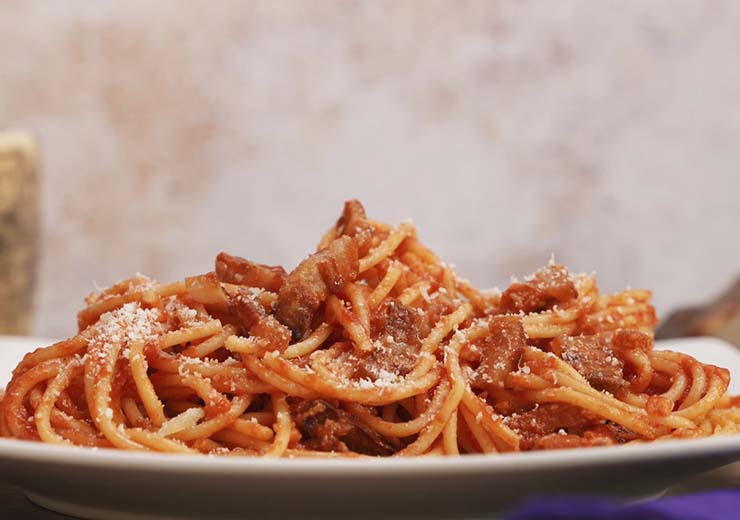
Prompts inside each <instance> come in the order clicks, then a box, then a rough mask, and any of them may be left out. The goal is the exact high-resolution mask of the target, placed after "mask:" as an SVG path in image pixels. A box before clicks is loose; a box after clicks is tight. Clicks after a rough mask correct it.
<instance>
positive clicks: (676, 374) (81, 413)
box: [0, 201, 740, 457]
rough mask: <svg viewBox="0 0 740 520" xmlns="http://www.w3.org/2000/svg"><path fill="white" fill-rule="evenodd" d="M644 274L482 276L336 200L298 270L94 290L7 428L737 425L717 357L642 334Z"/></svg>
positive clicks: (169, 447) (27, 373)
mask: <svg viewBox="0 0 740 520" xmlns="http://www.w3.org/2000/svg"><path fill="white" fill-rule="evenodd" d="M649 300H650V292H649V291H644V290H626V291H623V292H620V293H617V294H611V295H605V294H601V293H600V292H599V291H598V289H597V287H596V283H595V280H594V278H593V276H591V275H573V274H571V273H569V272H568V271H567V269H566V268H565V267H564V266H562V265H559V264H556V263H554V262H550V263H549V264H548V265H546V266H544V267H542V268H541V269H539V270H538V271H537V272H535V273H534V274H533V275H532V276H529V277H527V278H525V279H524V280H523V281H521V282H514V283H512V284H511V285H510V286H509V287H508V288H507V289H506V290H504V291H481V290H479V289H477V288H475V287H473V286H472V285H471V284H470V283H469V282H467V281H465V280H464V279H462V278H460V277H458V275H457V274H456V273H455V272H454V271H453V269H452V268H451V267H450V266H449V265H448V264H445V263H443V262H441V261H440V260H439V258H438V257H437V256H436V255H435V254H434V253H433V252H432V251H430V250H429V249H428V248H427V247H425V246H424V245H423V244H422V243H421V242H420V241H419V239H418V237H417V232H416V229H415V228H414V226H413V225H412V224H411V223H410V222H402V223H401V224H399V225H398V226H395V227H392V226H389V225H387V224H384V223H382V222H378V221H375V220H371V219H369V218H367V216H366V214H365V210H364V208H363V207H362V205H361V204H360V203H359V202H357V201H348V202H347V203H346V204H345V207H344V211H343V213H342V215H341V217H340V218H339V220H338V222H337V223H336V225H335V226H333V227H332V228H331V229H330V230H329V231H328V232H327V233H326V234H325V235H324V236H323V238H322V239H321V241H320V242H319V246H318V249H317V251H316V252H315V253H313V254H312V255H310V256H309V257H308V258H306V259H305V260H304V261H303V262H301V263H300V264H299V265H298V266H297V267H296V268H295V269H294V270H293V271H292V272H290V273H288V272H286V270H284V269H283V268H282V267H273V266H267V265H262V264H258V263H254V262H252V261H249V260H245V259H243V258H240V257H236V256H231V255H228V254H225V253H221V254H219V255H218V256H217V258H216V265H215V270H214V271H213V272H209V273H206V274H203V275H198V276H194V277H191V278H186V279H185V280H183V281H180V282H175V283H169V284H160V283H157V282H155V281H154V280H151V279H149V278H147V277H145V276H136V277H134V278H131V279H128V280H124V281H122V282H119V283H117V284H115V285H113V286H112V287H110V288H108V289H105V290H104V291H102V292H100V293H99V294H93V295H90V296H89V297H88V298H87V300H86V304H87V305H86V307H85V308H84V309H83V310H82V311H81V312H80V313H79V315H78V328H79V332H78V334H77V335H75V336H74V337H72V338H70V339H67V340H64V341H61V342H59V343H56V344H54V345H51V346H48V347H43V348H39V349H37V350H35V351H33V352H31V353H29V354H27V355H26V356H25V358H24V359H23V360H22V361H21V362H20V364H19V365H18V366H17V367H16V368H15V370H14V372H13V378H12V380H11V381H10V383H9V384H8V386H7V389H6V392H5V395H4V398H3V399H2V403H1V406H2V413H1V414H0V431H1V432H2V435H3V436H6V437H14V438H18V439H27V440H36V441H43V442H47V443H53V444H72V445H79V446H89V447H109V448H119V449H129V450H153V451H159V452H171V453H193V454H195V453H206V454H222V455H246V456H267V457H306V456H309V457H361V456H415V455H430V454H439V455H459V454H465V453H498V452H508V451H521V450H537V449H551V448H574V447H588V446H600V445H611V444H624V443H632V442H645V441H655V440H659V439H667V438H686V437H703V436H708V435H714V434H721V433H729V434H733V433H737V432H738V425H740V407H739V406H740V401H738V399H737V398H731V397H729V396H727V395H726V392H727V387H728V384H729V379H730V376H729V373H728V371H727V370H725V369H723V368H719V367H715V366H712V365H707V364H703V363H701V362H699V361H697V360H696V359H694V358H692V357H690V356H687V355H684V354H679V353H675V352H669V351H656V350H654V349H653V339H652V338H653V334H652V330H653V327H654V326H655V324H656V322H657V320H656V317H655V312H654V309H653V307H652V306H651V305H650V303H649Z"/></svg>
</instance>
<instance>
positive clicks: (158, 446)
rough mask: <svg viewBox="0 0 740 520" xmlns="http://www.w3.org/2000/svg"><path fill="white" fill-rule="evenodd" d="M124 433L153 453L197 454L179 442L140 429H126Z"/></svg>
mask: <svg viewBox="0 0 740 520" xmlns="http://www.w3.org/2000/svg"><path fill="white" fill-rule="evenodd" d="M125 431H126V434H127V435H128V436H129V437H131V439H133V440H134V441H136V442H138V443H139V444H141V445H142V446H146V447H147V448H149V449H152V450H155V451H162V452H166V453H182V454H186V455H193V454H195V453H198V452H197V451H195V450H193V449H191V448H188V447H187V446H185V445H184V444H183V443H181V442H177V441H175V440H172V439H168V438H166V437H163V436H161V435H159V434H157V433H154V432H150V431H147V430H142V429H141V428H126V429H125Z"/></svg>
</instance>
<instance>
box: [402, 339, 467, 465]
mask: <svg viewBox="0 0 740 520" xmlns="http://www.w3.org/2000/svg"><path fill="white" fill-rule="evenodd" d="M466 341H467V337H466V336H465V335H463V334H461V335H454V336H453V337H452V339H451V340H450V343H449V344H448V345H447V346H446V347H445V349H444V358H445V370H446V372H447V377H448V379H449V381H450V384H451V388H450V392H449V394H448V395H447V397H446V398H445V402H444V404H443V405H442V406H441V407H440V409H439V412H438V413H437V415H436V416H435V417H434V418H433V419H432V420H431V421H430V422H429V423H428V424H427V425H426V426H424V428H423V429H422V430H421V432H420V433H419V436H418V437H417V438H416V440H415V441H414V442H412V443H411V444H409V445H408V446H406V447H405V448H404V449H402V450H401V451H399V452H397V453H396V455H399V456H409V455H419V454H421V453H423V452H425V451H426V450H427V449H429V447H430V446H431V445H432V444H433V443H434V441H435V440H436V439H437V437H439V435H440V434H441V433H442V430H443V429H444V427H445V426H446V425H447V423H448V422H449V421H450V418H451V417H453V415H454V414H455V412H456V411H457V409H458V406H459V405H460V401H461V400H462V397H463V394H464V393H465V386H466V383H465V378H464V377H463V374H462V369H461V368H460V349H461V348H462V346H463V345H464V344H465V342H466Z"/></svg>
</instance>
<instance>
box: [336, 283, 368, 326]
mask: <svg viewBox="0 0 740 520" xmlns="http://www.w3.org/2000/svg"><path fill="white" fill-rule="evenodd" d="M342 290H343V291H344V293H345V294H346V295H347V296H348V297H349V302H350V304H351V305H352V312H353V313H354V314H355V316H357V320H358V321H359V322H360V324H361V325H362V327H363V328H364V329H365V330H366V331H369V330H370V310H369V307H368V303H367V296H366V294H365V291H366V289H365V288H363V287H362V286H361V285H357V284H355V283H348V284H347V285H345V286H344V289H342Z"/></svg>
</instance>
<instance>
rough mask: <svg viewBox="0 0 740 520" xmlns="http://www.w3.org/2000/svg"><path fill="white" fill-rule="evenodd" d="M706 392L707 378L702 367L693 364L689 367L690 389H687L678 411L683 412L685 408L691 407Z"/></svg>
mask: <svg viewBox="0 0 740 520" xmlns="http://www.w3.org/2000/svg"><path fill="white" fill-rule="evenodd" d="M706 390H707V376H706V374H705V373H704V367H702V366H701V365H699V364H698V363H694V364H692V365H691V387H690V388H689V391H688V393H687V394H686V397H685V398H684V400H683V402H682V403H681V405H680V406H679V407H678V409H679V410H684V409H686V408H689V407H690V406H691V405H693V404H694V403H696V402H697V401H698V400H699V399H701V397H702V396H703V395H704V394H705V392H706Z"/></svg>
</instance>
